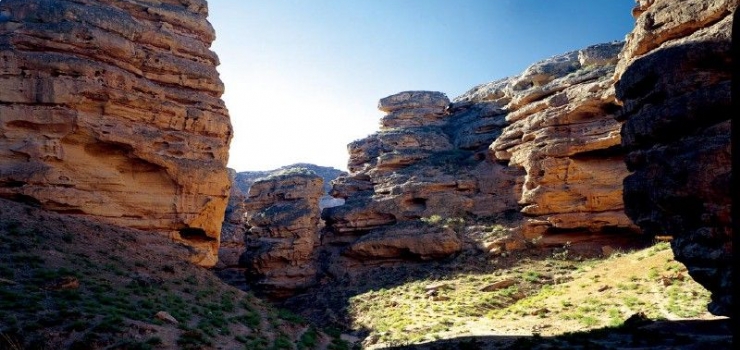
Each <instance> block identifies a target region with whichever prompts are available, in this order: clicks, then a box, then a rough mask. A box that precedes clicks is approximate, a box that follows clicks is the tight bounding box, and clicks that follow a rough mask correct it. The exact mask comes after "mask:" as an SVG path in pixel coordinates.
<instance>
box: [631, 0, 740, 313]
mask: <svg viewBox="0 0 740 350" xmlns="http://www.w3.org/2000/svg"><path fill="white" fill-rule="evenodd" d="M736 8H737V1H735V0H712V1H706V0H687V1H681V2H675V1H668V0H653V1H640V2H639V3H638V6H637V7H636V8H635V11H634V12H633V13H634V14H635V15H636V22H637V25H636V26H635V29H634V30H633V31H632V33H631V34H630V35H629V36H628V40H627V44H626V45H625V48H624V50H623V51H622V53H621V59H620V63H619V65H618V69H617V73H616V78H617V79H618V81H617V82H616V96H617V98H618V99H619V101H621V102H622V104H623V109H622V111H621V113H620V114H619V115H618V116H617V118H618V119H619V120H622V121H624V126H623V127H622V146H623V147H624V148H625V149H626V150H627V151H628V156H627V158H626V162H627V167H628V168H629V170H630V171H631V174H630V175H629V176H628V177H627V178H626V179H625V181H624V200H625V210H626V212H627V215H629V217H630V218H631V219H632V220H633V221H634V222H635V223H636V224H638V225H639V226H640V227H641V228H642V229H643V230H644V231H645V233H647V234H649V235H668V236H673V240H672V246H673V250H674V253H675V255H676V259H677V260H679V261H681V262H683V263H684V264H686V266H687V268H688V270H689V274H690V275H691V276H692V277H693V278H694V279H695V280H696V281H697V282H699V283H700V284H702V285H703V286H705V287H706V288H707V289H708V290H710V291H711V292H712V302H711V303H710V305H709V311H710V312H712V313H714V314H716V315H726V316H731V315H732V290H733V288H732V221H731V215H730V212H731V191H730V183H731V181H730V179H731V176H732V167H731V159H732V157H731V152H730V149H731V147H730V146H731V145H730V142H731V139H730V126H731V119H732V116H733V110H732V108H731V83H732V72H731V69H732V68H731V67H732V64H733V62H732V57H731V55H730V46H731V32H732V30H731V29H732V21H733V19H732V17H733V16H732V13H733V12H734V11H736ZM735 64H736V63H735Z"/></svg>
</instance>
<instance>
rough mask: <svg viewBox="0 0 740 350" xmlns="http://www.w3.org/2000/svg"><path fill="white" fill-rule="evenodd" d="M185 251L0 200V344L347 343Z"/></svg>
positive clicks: (157, 239) (257, 346)
mask: <svg viewBox="0 0 740 350" xmlns="http://www.w3.org/2000/svg"><path fill="white" fill-rule="evenodd" d="M188 255H189V253H188V249H187V248H186V247H184V246H179V245H176V244H174V243H172V242H169V240H168V239H167V238H166V237H162V236H159V235H156V234H149V233H145V232H141V231H137V230H130V229H122V228H118V227H114V226H109V225H104V224H100V223H97V222H93V221H88V220H85V219H81V218H75V217H69V216H63V215H58V214H55V213H49V212H45V211H41V210H38V209H36V208H32V207H28V206H24V205H20V204H17V203H13V202H9V201H6V200H0V349H5V348H7V349H102V348H106V349H168V348H192V349H208V348H220V349H239V348H243V349H312V348H317V349H323V348H329V349H342V348H347V345H346V344H345V343H343V342H341V341H340V340H338V339H335V338H333V337H330V336H327V335H325V334H324V333H321V332H319V331H317V330H316V329H314V328H313V327H310V326H308V325H307V324H305V323H304V322H302V321H301V320H300V319H299V318H298V317H297V316H295V315H292V314H290V313H289V312H285V311H280V310H275V309H272V308H270V307H269V306H266V305H265V304H263V303H262V302H261V301H259V300H258V299H256V298H254V297H252V296H251V295H249V294H247V293H244V292H242V291H239V290H237V289H235V288H232V287H230V286H228V285H226V284H224V283H222V282H221V281H220V280H219V279H218V278H217V277H215V276H214V275H213V274H211V273H210V272H209V271H207V270H205V269H202V268H198V267H196V266H193V265H191V264H189V263H188V262H187V258H188ZM160 311H165V312H167V313H169V314H170V315H171V316H173V317H174V318H175V319H176V320H177V321H178V323H177V324H174V323H171V322H167V321H163V320H160V319H158V318H156V317H155V314H157V313H158V312H160Z"/></svg>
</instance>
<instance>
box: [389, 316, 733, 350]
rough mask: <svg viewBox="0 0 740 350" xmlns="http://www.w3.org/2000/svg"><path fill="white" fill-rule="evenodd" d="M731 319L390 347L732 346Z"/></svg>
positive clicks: (641, 321) (639, 319)
mask: <svg viewBox="0 0 740 350" xmlns="http://www.w3.org/2000/svg"><path fill="white" fill-rule="evenodd" d="M732 344H733V332H732V326H731V321H730V319H717V320H680V321H653V320H649V319H646V318H644V317H643V316H641V315H640V314H636V315H634V316H633V317H631V318H630V319H628V320H627V321H625V323H624V325H622V326H620V327H607V328H600V329H594V330H590V331H585V332H574V333H566V334H563V335H558V336H552V337H545V336H540V335H533V336H516V335H502V336H478V337H475V336H470V337H460V338H453V339H445V340H439V341H434V342H429V343H424V344H416V345H399V346H390V347H387V348H385V349H393V350H412V349H413V350H443V349H465V350H483V349H607V348H608V349H613V348H618V349H709V348H712V349H717V350H719V349H732Z"/></svg>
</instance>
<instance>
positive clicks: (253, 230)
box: [240, 168, 324, 297]
mask: <svg viewBox="0 0 740 350" xmlns="http://www.w3.org/2000/svg"><path fill="white" fill-rule="evenodd" d="M323 185H324V180H323V179H322V178H321V177H320V176H318V175H316V173H314V172H312V171H309V170H306V169H302V168H296V169H289V170H286V171H284V172H279V173H277V174H273V175H270V176H268V177H266V178H263V179H259V180H256V181H255V182H254V183H253V184H252V185H251V187H250V188H249V195H248V198H247V201H245V202H244V203H245V204H244V206H245V209H246V218H247V224H248V225H249V230H248V232H247V233H246V237H245V242H246V252H245V253H244V254H243V255H241V259H240V260H241V261H240V265H242V266H245V267H246V272H247V276H248V277H247V278H248V279H249V280H251V281H252V283H253V285H255V286H257V287H258V288H259V289H261V290H262V291H265V292H267V293H269V294H270V295H271V296H273V297H284V296H287V295H290V294H292V293H293V292H294V291H295V290H297V289H300V288H303V287H307V286H309V285H311V284H312V283H313V280H314V277H315V275H316V266H315V259H314V250H315V248H316V247H317V246H318V245H319V243H320V242H319V229H320V228H319V199H320V198H321V196H323V195H324V190H323Z"/></svg>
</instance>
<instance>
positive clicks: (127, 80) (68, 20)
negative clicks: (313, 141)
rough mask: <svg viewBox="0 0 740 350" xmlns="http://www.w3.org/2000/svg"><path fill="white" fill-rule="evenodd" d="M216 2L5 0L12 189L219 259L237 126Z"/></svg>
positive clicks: (1, 13)
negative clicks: (221, 65) (222, 66)
mask: <svg viewBox="0 0 740 350" xmlns="http://www.w3.org/2000/svg"><path fill="white" fill-rule="evenodd" d="M207 14H208V10H207V5H206V2H205V1H204V0H184V1H172V0H167V1H133V0H119V1H110V0H105V1H91V0H57V1H48V0H4V1H2V2H0V196H2V197H6V198H12V199H15V200H23V201H28V202H33V203H36V204H38V205H40V206H41V207H43V208H46V209H50V210H55V211H59V212H65V213H72V214H82V215H86V216H90V217H95V218H98V219H100V220H103V221H106V222H108V223H113V224H116V225H120V226H127V227H133V228H137V229H144V230H156V231H163V232H167V233H169V234H170V235H171V236H172V237H174V239H177V240H180V241H182V242H184V243H185V244H187V245H189V246H191V247H193V248H194V249H196V250H197V251H199V252H200V254H198V257H197V258H195V259H194V261H195V262H196V263H199V264H201V265H207V266H209V265H213V264H215V262H216V259H217V250H218V244H219V233H220V229H221V222H222V219H223V213H224V209H225V207H226V201H227V197H228V193H229V181H228V175H227V172H226V161H227V158H228V146H229V142H230V140H231V135H232V129H231V125H230V122H229V117H228V113H227V110H226V108H225V106H224V103H223V101H222V100H221V99H220V96H221V94H222V93H223V89H224V88H223V84H222V83H221V81H220V80H219V78H218V73H217V71H216V68H215V67H216V65H217V64H218V58H217V57H216V55H215V54H214V53H213V52H211V51H210V50H209V45H210V44H211V42H212V41H213V40H214V38H215V36H214V31H213V28H212V27H211V26H210V24H209V23H208V22H207V20H206V17H207Z"/></svg>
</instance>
